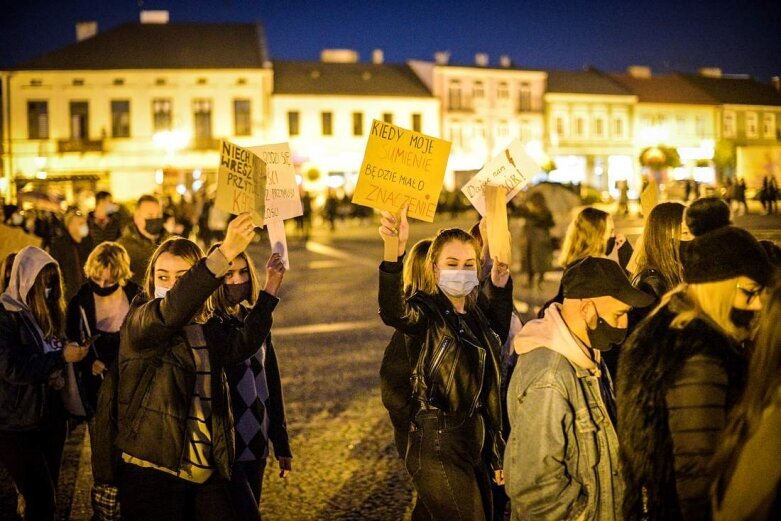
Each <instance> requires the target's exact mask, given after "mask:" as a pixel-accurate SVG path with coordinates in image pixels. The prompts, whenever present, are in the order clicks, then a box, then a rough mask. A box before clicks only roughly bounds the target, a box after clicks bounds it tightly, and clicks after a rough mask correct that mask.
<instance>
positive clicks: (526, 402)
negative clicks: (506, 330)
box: [504, 304, 623, 521]
mask: <svg viewBox="0 0 781 521" xmlns="http://www.w3.org/2000/svg"><path fill="white" fill-rule="evenodd" d="M560 310H561V307H560V305H559V304H554V305H552V306H550V307H549V308H548V309H547V310H546V311H545V315H544V317H543V318H541V319H538V320H533V321H531V322H528V323H527V324H526V325H525V326H524V328H523V329H522V330H521V333H520V334H519V335H518V336H517V337H516V339H515V350H516V352H517V353H518V355H519V357H518V364H517V365H516V367H515V371H514V373H513V376H512V379H511V380H510V386H509V390H508V393H507V410H508V414H509V417H510V426H511V431H510V438H509V440H508V442H507V449H506V451H505V456H504V472H505V479H506V486H505V489H506V492H507V494H508V496H509V497H510V501H511V504H512V510H513V511H512V519H514V520H537V519H545V520H548V519H550V520H553V519H556V520H560V519H578V520H581V519H582V520H600V521H602V520H614V519H615V520H617V519H621V503H622V498H623V485H622V483H621V478H620V474H619V473H618V471H619V468H618V440H617V438H616V433H615V429H614V427H613V424H612V422H611V421H610V417H609V415H608V411H607V409H606V407H605V404H604V402H603V400H602V396H601V393H600V385H599V375H598V373H599V371H598V370H597V367H596V364H595V363H594V362H593V361H592V360H591V359H590V358H589V357H588V356H587V355H586V354H585V353H584V352H583V350H582V349H581V348H580V346H579V344H578V340H576V339H575V337H574V336H573V334H572V332H571V331H570V330H569V328H568V327H567V324H566V323H565V322H564V320H563V319H562V317H561V311H560Z"/></svg>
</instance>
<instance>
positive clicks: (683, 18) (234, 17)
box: [0, 0, 781, 81]
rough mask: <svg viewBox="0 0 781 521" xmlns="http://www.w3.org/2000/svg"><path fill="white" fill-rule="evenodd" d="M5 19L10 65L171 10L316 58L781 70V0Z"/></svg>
mask: <svg viewBox="0 0 781 521" xmlns="http://www.w3.org/2000/svg"><path fill="white" fill-rule="evenodd" d="M11 1H12V2H13V3H12V4H11V5H10V6H7V7H4V8H3V10H2V16H0V67H7V66H10V65H12V64H15V63H19V62H21V61H23V60H26V59H29V58H32V57H34V56H37V55H38V54H41V53H44V52H47V51H50V50H54V49H57V48H59V47H62V46H64V45H67V44H69V43H71V42H73V41H74V40H75V31H74V25H75V23H76V22H77V21H80V20H97V21H98V24H99V30H100V31H105V30H107V29H110V28H111V27H113V26H115V25H118V24H120V23H123V22H127V21H135V20H138V12H139V4H142V6H143V8H144V9H167V10H169V11H170V13H171V21H172V22H184V21H197V22H223V21H247V22H252V21H255V20H258V19H260V20H262V21H263V22H264V24H265V27H266V32H267V35H268V43H269V48H270V51H271V55H272V57H273V58H276V59H312V60H315V59H318V57H319V53H320V50H321V49H323V48H335V47H339V48H352V49H357V50H358V51H359V52H360V54H361V59H362V60H368V59H369V58H370V55H371V50H372V49H374V48H381V49H383V50H384V51H385V59H386V61H388V62H401V61H404V60H406V59H409V58H418V59H432V57H433V54H434V52H436V51H438V50H447V51H450V52H451V63H472V62H473V60H474V54H475V53H477V52H486V53H488V54H489V56H490V59H491V63H492V64H495V63H497V62H498V59H499V55H500V54H508V55H510V56H511V57H512V59H513V61H514V62H515V63H517V64H519V65H521V66H528V67H532V68H534V67H537V68H556V69H579V68H581V67H583V66H585V65H593V66H596V67H598V68H601V69H604V70H608V71H622V70H624V69H625V68H626V67H627V66H628V65H631V64H642V65H650V66H651V67H652V68H653V70H654V72H668V71H675V70H679V71H696V69H698V68H699V67H706V66H716V67H721V68H722V69H723V70H724V72H725V73H736V74H738V73H742V74H751V75H752V76H755V77H757V78H758V79H761V80H763V81H767V80H768V79H769V78H770V76H774V75H781V2H779V1H778V0H767V1H765V0H761V1H757V0H745V1H739V2H729V3H728V4H727V3H725V2H724V1H723V0H722V1H719V0H711V1H709V2H704V1H701V2H691V3H690V2H682V1H680V0H678V1H673V0H657V1H647V0H635V1H633V0H623V1H614V2H602V1H599V0H594V1H591V2H588V1H571V2H563V1H558V0H538V1H536V2H527V1H522V0H516V1H511V0H503V1H491V0H483V1H477V2H467V1H461V0H450V1H443V0H419V1H417V2H412V1H406V0H397V1H395V2H385V1H373V0H363V1H342V0H320V1H299V0H289V1H283V0H277V1H254V2H252V1H242V0H218V1H211V2H209V1H205V0H188V1H184V0H179V1H176V0H168V1H165V0H145V1H140V0H102V1H100V0H81V1H73V0H70V1H69V0H65V1H63V0H59V1H53V0H30V1H24V0H15V1H14V0H11Z"/></svg>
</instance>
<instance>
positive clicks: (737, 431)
mask: <svg viewBox="0 0 781 521" xmlns="http://www.w3.org/2000/svg"><path fill="white" fill-rule="evenodd" d="M779 317H781V280H777V281H776V284H775V286H774V288H773V289H772V290H771V291H770V296H769V298H768V300H767V303H766V304H765V306H764V307H763V309H762V313H761V316H760V320H759V335H758V337H757V342H756V344H755V347H754V352H753V353H752V355H751V360H750V362H749V367H748V380H747V384H746V389H745V391H744V393H743V396H742V397H741V399H740V401H739V402H738V404H737V405H736V406H735V407H734V408H733V409H732V412H731V413H730V416H729V419H728V420H727V427H726V428H725V429H724V431H723V432H722V435H721V442H720V444H719V448H718V449H717V450H716V454H715V455H714V457H713V462H712V464H711V468H712V469H713V471H714V474H715V475H716V477H717V479H716V480H715V483H714V492H715V497H716V504H717V505H720V504H721V500H722V499H723V498H724V491H725V490H726V488H727V485H729V482H730V479H731V478H732V473H733V472H734V470H735V465H736V463H737V459H738V458H739V457H740V453H741V449H742V448H743V446H744V444H745V443H746V441H747V440H748V439H749V437H751V435H753V434H754V432H755V431H756V429H757V427H758V425H759V422H760V420H761V419H762V413H763V411H764V410H765V408H766V407H767V406H768V405H770V403H771V402H772V401H773V400H774V398H775V397H777V396H778V395H779V392H781V320H779Z"/></svg>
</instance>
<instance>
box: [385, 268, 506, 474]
mask: <svg viewBox="0 0 781 521" xmlns="http://www.w3.org/2000/svg"><path fill="white" fill-rule="evenodd" d="M483 292H484V293H485V296H486V300H485V302H486V303H487V309H488V310H490V312H491V313H492V314H494V315H495V316H496V317H500V319H499V320H496V322H498V323H500V324H502V326H503V330H502V334H503V335H504V337H505V338H506V337H507V333H508V331H509V325H510V316H511V313H512V285H511V283H510V282H508V284H507V286H506V287H505V288H498V287H496V286H493V284H490V283H489V285H488V287H486V288H483ZM379 303H380V317H381V318H382V321H383V322H384V323H385V324H386V325H388V326H390V327H393V328H395V329H397V330H399V331H401V332H403V333H404V334H406V335H408V336H409V337H410V340H409V344H408V349H409V354H410V360H411V361H414V362H413V363H414V364H415V365H414V367H413V370H412V393H413V396H414V398H415V400H416V401H417V402H418V404H419V407H423V408H427V409H439V410H442V411H445V412H449V413H465V414H469V415H471V414H473V413H474V412H475V411H476V408H477V407H478V405H479V406H481V407H482V413H483V416H484V418H485V421H486V427H487V429H486V430H487V434H488V438H489V439H488V445H489V446H488V448H489V449H490V463H491V466H492V467H493V469H494V470H498V469H501V468H502V455H503V453H504V439H503V437H502V404H501V393H500V389H499V387H500V376H499V374H500V372H499V357H500V354H501V348H502V340H501V338H500V336H499V335H498V334H497V333H496V332H494V331H493V330H492V329H491V326H490V323H489V319H488V318H487V317H486V314H485V313H484V312H483V311H482V309H481V307H482V306H479V305H478V306H474V307H472V308H471V309H470V310H469V313H470V314H471V318H472V319H473V320H472V321H470V322H469V323H470V324H471V323H476V324H479V326H480V331H472V333H473V334H474V336H473V335H472V334H469V331H468V330H467V328H465V327H464V326H463V325H462V324H461V323H460V319H459V317H458V316H457V313H456V311H455V310H454V309H453V306H452V304H451V303H450V301H449V300H448V299H447V297H446V296H445V295H444V294H443V293H442V292H441V291H439V292H438V293H437V294H436V295H427V294H424V293H420V292H418V293H416V294H415V295H412V296H411V297H410V298H409V299H407V300H406V301H405V299H404V297H403V285H402V276H401V262H395V263H394V262H383V263H382V264H381V265H380V290H379Z"/></svg>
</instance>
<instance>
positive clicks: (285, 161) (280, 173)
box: [247, 143, 304, 223]
mask: <svg viewBox="0 0 781 521" xmlns="http://www.w3.org/2000/svg"><path fill="white" fill-rule="evenodd" d="M247 150H249V151H250V152H252V153H254V154H255V155H257V156H258V157H259V158H260V159H261V160H263V162H264V163H265V164H266V204H265V212H264V214H263V222H265V223H272V222H279V221H284V220H285V219H292V218H293V217H298V216H299V215H303V213H304V210H303V208H302V207H301V196H300V195H299V193H298V183H296V170H295V168H294V167H293V162H292V160H291V153H290V145H288V144H287V143H278V144H273V145H262V146H256V147H248V148H247Z"/></svg>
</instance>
